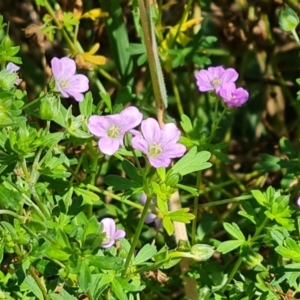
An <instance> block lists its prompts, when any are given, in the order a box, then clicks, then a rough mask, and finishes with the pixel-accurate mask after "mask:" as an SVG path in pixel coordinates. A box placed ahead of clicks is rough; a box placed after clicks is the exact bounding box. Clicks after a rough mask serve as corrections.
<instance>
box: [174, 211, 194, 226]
mask: <svg viewBox="0 0 300 300" xmlns="http://www.w3.org/2000/svg"><path fill="white" fill-rule="evenodd" d="M189 210H190V209H189V208H182V209H178V210H175V211H171V212H169V217H170V218H171V220H172V221H175V222H181V223H185V224H189V223H191V222H190V221H191V220H193V219H194V218H195V215H193V214H190V213H188V211H189Z"/></svg>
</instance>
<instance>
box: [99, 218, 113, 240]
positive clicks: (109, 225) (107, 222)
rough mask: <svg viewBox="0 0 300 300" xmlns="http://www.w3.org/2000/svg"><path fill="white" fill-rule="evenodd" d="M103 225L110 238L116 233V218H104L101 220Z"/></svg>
mask: <svg viewBox="0 0 300 300" xmlns="http://www.w3.org/2000/svg"><path fill="white" fill-rule="evenodd" d="M100 223H102V225H103V232H105V233H107V234H108V235H109V236H110V238H111V237H112V236H113V235H114V234H115V231H116V223H115V220H114V219H112V218H104V219H102V220H101V222H100Z"/></svg>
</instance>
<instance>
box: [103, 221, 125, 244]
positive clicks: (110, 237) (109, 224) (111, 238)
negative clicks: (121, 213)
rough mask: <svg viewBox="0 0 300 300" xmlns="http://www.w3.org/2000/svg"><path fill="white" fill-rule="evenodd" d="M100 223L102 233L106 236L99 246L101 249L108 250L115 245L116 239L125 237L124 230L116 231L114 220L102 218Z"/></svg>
mask: <svg viewBox="0 0 300 300" xmlns="http://www.w3.org/2000/svg"><path fill="white" fill-rule="evenodd" d="M101 223H102V225H103V232H104V233H105V234H106V236H105V238H104V240H103V242H102V244H101V246H102V247H103V248H109V247H111V246H112V245H113V244H114V243H115V241H116V240H117V239H119V238H123V237H125V235H126V233H125V231H124V230H122V229H117V230H116V223H115V221H114V219H111V218H104V219H103V220H101Z"/></svg>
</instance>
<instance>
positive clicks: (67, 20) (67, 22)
mask: <svg viewBox="0 0 300 300" xmlns="http://www.w3.org/2000/svg"><path fill="white" fill-rule="evenodd" d="M63 24H64V26H65V27H66V28H67V30H68V31H72V30H73V26H76V25H78V24H79V20H78V19H74V14H73V13H72V12H64V13H63Z"/></svg>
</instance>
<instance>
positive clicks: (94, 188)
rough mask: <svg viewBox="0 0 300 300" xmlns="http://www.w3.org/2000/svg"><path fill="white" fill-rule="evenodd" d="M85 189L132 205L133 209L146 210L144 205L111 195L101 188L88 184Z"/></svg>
mask: <svg viewBox="0 0 300 300" xmlns="http://www.w3.org/2000/svg"><path fill="white" fill-rule="evenodd" d="M83 187H86V188H87V189H89V190H92V191H94V192H97V193H100V194H102V195H105V196H108V197H110V198H112V199H114V200H117V201H120V202H122V203H125V204H128V205H130V206H132V207H135V208H137V209H140V210H142V209H143V208H144V206H143V205H140V204H137V203H135V202H132V201H130V200H127V199H123V198H122V197H120V196H118V195H115V194H113V193H110V192H108V191H105V190H102V189H100V188H98V187H96V186H93V185H91V184H87V185H86V186H83Z"/></svg>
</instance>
